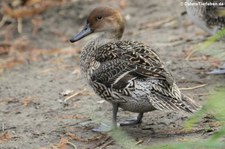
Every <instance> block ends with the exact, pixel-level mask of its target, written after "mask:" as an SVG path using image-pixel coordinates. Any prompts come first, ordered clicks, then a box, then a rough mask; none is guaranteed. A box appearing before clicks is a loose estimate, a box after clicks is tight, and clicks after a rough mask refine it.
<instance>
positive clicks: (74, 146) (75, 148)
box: [66, 141, 77, 149]
mask: <svg viewBox="0 0 225 149" xmlns="http://www.w3.org/2000/svg"><path fill="white" fill-rule="evenodd" d="M66 143H67V144H69V145H71V146H72V147H73V148H74V149H77V146H76V145H75V144H73V143H72V142H69V141H67V142H66Z"/></svg>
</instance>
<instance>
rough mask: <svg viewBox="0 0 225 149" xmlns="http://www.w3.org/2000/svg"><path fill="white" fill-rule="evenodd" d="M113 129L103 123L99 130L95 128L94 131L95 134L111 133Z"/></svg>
mask: <svg viewBox="0 0 225 149" xmlns="http://www.w3.org/2000/svg"><path fill="white" fill-rule="evenodd" d="M112 129H113V127H112V126H111V125H108V124H106V123H101V124H100V126H99V127H98V128H93V129H92V131H94V132H109V131H111V130H112Z"/></svg>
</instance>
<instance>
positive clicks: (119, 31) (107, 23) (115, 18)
mask: <svg viewBox="0 0 225 149" xmlns="http://www.w3.org/2000/svg"><path fill="white" fill-rule="evenodd" d="M123 31H124V19H123V17H122V15H121V14H120V12H119V11H118V10H116V9H113V8H110V7H97V8H95V9H94V10H92V11H91V13H90V14H89V16H88V18H87V20H86V22H85V25H84V28H83V29H82V31H81V32H80V33H78V34H76V35H75V36H73V37H72V38H71V39H70V42H76V41H78V40H80V39H82V38H84V37H86V36H88V35H90V34H92V33H96V32H103V34H105V35H107V36H109V37H110V38H117V39H120V38H121V37H122V35H123Z"/></svg>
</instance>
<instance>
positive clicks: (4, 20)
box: [0, 15, 9, 27]
mask: <svg viewBox="0 0 225 149" xmlns="http://www.w3.org/2000/svg"><path fill="white" fill-rule="evenodd" d="M8 20H9V17H8V16H7V15H4V16H3V17H2V20H1V21H0V27H2V26H3V25H4V24H5V22H6V21H8Z"/></svg>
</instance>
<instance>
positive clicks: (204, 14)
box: [185, 0, 225, 74]
mask: <svg viewBox="0 0 225 149" xmlns="http://www.w3.org/2000/svg"><path fill="white" fill-rule="evenodd" d="M185 7H186V10H187V14H188V16H189V17H190V18H191V20H192V21H193V22H194V24H196V25H197V26H198V27H199V28H201V29H202V30H204V31H205V32H206V33H208V34H209V35H215V34H217V33H218V32H220V31H222V30H223V29H225V0H214V1H213V0H186V2H185ZM222 34H223V36H224V37H225V35H224V33H222ZM222 39H224V38H222ZM209 74H225V63H224V64H223V65H222V66H221V67H220V68H218V69H215V70H213V71H211V72H209Z"/></svg>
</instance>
